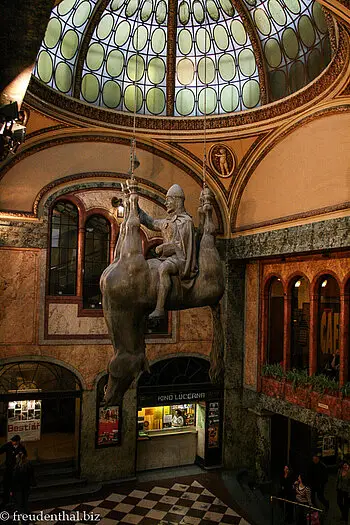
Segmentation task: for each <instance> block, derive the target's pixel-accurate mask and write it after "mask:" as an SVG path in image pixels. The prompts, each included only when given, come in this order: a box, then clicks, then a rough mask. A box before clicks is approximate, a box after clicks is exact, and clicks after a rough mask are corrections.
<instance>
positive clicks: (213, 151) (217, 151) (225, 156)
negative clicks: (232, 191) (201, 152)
mask: <svg viewBox="0 0 350 525" xmlns="http://www.w3.org/2000/svg"><path fill="white" fill-rule="evenodd" d="M209 164H210V166H211V168H212V169H213V170H214V171H215V173H216V174H217V175H219V177H224V178H227V177H231V175H232V173H233V171H234V169H235V167H236V158H235V154H234V153H233V151H232V150H231V148H229V147H228V146H225V144H213V146H212V147H211V148H210V150H209Z"/></svg>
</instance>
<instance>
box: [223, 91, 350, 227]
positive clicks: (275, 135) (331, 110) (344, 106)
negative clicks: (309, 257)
mask: <svg viewBox="0 0 350 525" xmlns="http://www.w3.org/2000/svg"><path fill="white" fill-rule="evenodd" d="M328 104H331V105H327V104H325V105H324V106H323V107H321V108H320V107H319V108H317V109H316V111H315V112H313V111H312V110H311V111H310V112H309V113H308V114H306V115H303V116H302V117H301V118H296V119H294V120H293V121H291V122H289V123H288V124H287V125H286V126H284V127H282V128H279V129H277V130H275V131H273V132H271V133H269V134H268V135H267V136H266V137H264V138H263V139H262V140H261V141H260V142H257V144H256V146H255V148H253V149H252V150H251V154H250V156H249V157H247V158H246V159H245V161H244V159H243V161H244V162H243V163H242V164H241V165H240V169H239V172H238V174H237V179H236V183H235V185H234V187H233V188H232V191H231V195H230V201H231V205H230V217H231V232H232V233H234V232H236V231H238V230H237V229H236V220H237V214H238V209H239V205H240V202H241V199H242V195H243V193H244V190H245V188H246V186H247V184H248V181H249V179H250V177H251V176H252V175H253V173H254V171H255V170H256V168H257V167H258V165H259V164H260V162H261V161H262V160H263V159H264V158H265V157H266V155H267V154H268V153H270V151H272V149H273V148H274V147H275V146H276V145H277V144H278V143H279V142H282V140H284V139H285V138H286V137H287V136H288V135H290V134H291V133H293V131H295V130H296V129H297V128H300V127H301V126H305V125H306V124H309V123H310V122H312V121H314V120H318V119H321V118H323V117H326V116H329V115H336V114H341V113H347V112H349V111H350V102H349V100H347V99H343V100H342V101H341V100H340V99H337V100H336V101H333V102H330V103H328ZM334 104H337V105H334ZM253 146H254V145H253ZM294 218H295V217H292V218H289V219H284V220H283V219H282V220H281V221H278V222H279V223H280V222H285V221H286V220H292V219H294Z"/></svg>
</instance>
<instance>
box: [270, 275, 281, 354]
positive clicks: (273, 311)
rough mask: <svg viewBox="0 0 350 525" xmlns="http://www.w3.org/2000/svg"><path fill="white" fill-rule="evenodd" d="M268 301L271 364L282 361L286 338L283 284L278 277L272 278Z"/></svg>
mask: <svg viewBox="0 0 350 525" xmlns="http://www.w3.org/2000/svg"><path fill="white" fill-rule="evenodd" d="M268 301H269V302H268V338H267V362H268V363H270V364H273V363H282V361H283V339H284V338H283V335H284V319H283V313H284V303H283V285H282V282H281V280H280V279H278V278H277V277H273V278H272V279H271V282H270V287H269V299H268Z"/></svg>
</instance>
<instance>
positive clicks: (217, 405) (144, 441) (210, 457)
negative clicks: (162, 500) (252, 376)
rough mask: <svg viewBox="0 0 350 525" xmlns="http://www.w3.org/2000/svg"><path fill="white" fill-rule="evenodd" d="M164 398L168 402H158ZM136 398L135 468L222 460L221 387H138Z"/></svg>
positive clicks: (210, 463)
mask: <svg viewBox="0 0 350 525" xmlns="http://www.w3.org/2000/svg"><path fill="white" fill-rule="evenodd" d="M164 401H165V402H166V401H167V402H168V403H169V404H161V403H164ZM184 401H191V403H190V402H188V403H187V402H184ZM138 402H139V409H138V414H137V418H138V443H137V464H136V468H137V470H138V471H142V470H150V469H156V468H165V467H173V466H181V465H191V464H194V463H198V464H201V465H203V466H204V467H209V466H213V465H220V464H221V450H222V418H221V410H222V400H221V395H220V391H213V390H203V391H198V390H197V391H195V390H188V391H183V390H182V391H180V390H177V391H176V390H175V391H173V392H170V393H169V390H168V393H162V392H158V393H153V394H152V393H151V392H148V393H145V392H144V391H143V393H142V391H141V393H140V395H139V397H138ZM170 402H172V404H170ZM150 405H153V406H150Z"/></svg>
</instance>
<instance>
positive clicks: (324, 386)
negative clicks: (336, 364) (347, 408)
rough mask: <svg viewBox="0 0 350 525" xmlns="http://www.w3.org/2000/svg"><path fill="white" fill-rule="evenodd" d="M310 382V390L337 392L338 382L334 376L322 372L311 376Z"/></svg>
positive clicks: (322, 392) (321, 392)
mask: <svg viewBox="0 0 350 525" xmlns="http://www.w3.org/2000/svg"><path fill="white" fill-rule="evenodd" d="M310 384H311V387H312V390H313V391H314V392H319V393H320V394H324V393H325V392H329V393H334V392H339V383H338V382H337V381H336V380H335V379H334V378H330V377H327V376H325V375H324V374H319V375H315V376H311V377H310Z"/></svg>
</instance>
